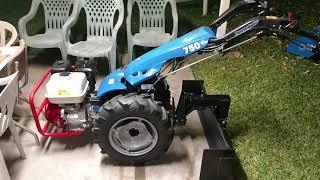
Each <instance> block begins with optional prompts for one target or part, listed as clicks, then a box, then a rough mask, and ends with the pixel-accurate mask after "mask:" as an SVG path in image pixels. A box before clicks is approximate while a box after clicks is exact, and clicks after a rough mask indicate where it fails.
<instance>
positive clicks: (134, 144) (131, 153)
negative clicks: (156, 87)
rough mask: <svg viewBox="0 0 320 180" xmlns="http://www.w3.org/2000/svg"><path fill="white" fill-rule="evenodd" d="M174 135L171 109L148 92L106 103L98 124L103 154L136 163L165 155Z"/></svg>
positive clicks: (98, 138)
mask: <svg viewBox="0 0 320 180" xmlns="http://www.w3.org/2000/svg"><path fill="white" fill-rule="evenodd" d="M173 136H174V130H173V126H172V122H171V120H170V118H169V117H168V115H167V111H166V110H165V108H164V107H163V106H162V105H161V103H160V102H158V101H155V100H153V99H152V98H151V97H149V96H147V95H137V94H128V95H125V96H118V97H117V98H113V99H112V100H110V101H108V102H106V103H105V104H104V105H103V106H102V108H101V109H100V113H99V118H98V119H97V120H96V121H95V127H94V138H95V142H97V143H98V144H99V146H100V148H101V149H102V153H107V154H108V155H109V156H110V157H111V158H112V159H115V160H117V161H120V162H126V163H134V164H141V163H144V162H146V161H149V160H153V159H156V158H157V157H159V156H161V155H163V154H164V153H165V152H166V151H167V149H168V148H169V146H170V144H171V143H172V140H173Z"/></svg>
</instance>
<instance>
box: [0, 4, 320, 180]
mask: <svg viewBox="0 0 320 180" xmlns="http://www.w3.org/2000/svg"><path fill="white" fill-rule="evenodd" d="M30 3H31V0H2V1H1V4H2V6H1V7H0V19H2V20H6V21H9V22H11V23H13V24H14V25H15V26H17V22H18V19H19V18H20V17H21V16H22V15H24V14H26V13H27V12H28V10H29V8H30ZM209 3H210V8H209V14H208V16H206V17H202V16H201V12H202V11H201V6H202V5H201V1H200V0H194V1H193V2H191V3H182V4H179V5H178V11H179V34H180V35H181V34H184V33H186V32H188V31H190V30H192V29H194V28H195V27H198V26H200V25H206V24H209V23H210V22H212V21H213V20H214V19H215V18H216V17H217V10H218V6H219V5H218V4H217V3H215V4H213V2H212V1H210V2H209ZM274 3H275V5H276V6H278V7H283V8H286V9H293V10H294V11H295V12H296V13H297V14H298V15H299V16H300V17H301V20H302V21H303V22H304V24H305V25H306V27H309V28H310V27H312V26H314V25H316V24H317V23H319V24H320V11H319V9H318V8H319V7H320V2H319V1H317V0H305V1H298V0H292V1H290V0H283V1H278V2H277V1H274ZM291 7H292V8H291ZM317 7H318V8H317ZM39 15H41V12H40V13H39ZM238 19H239V18H237V20H236V21H232V22H231V24H232V25H233V24H236V23H237V21H238ZM240 19H241V18H240ZM41 22H42V19H41V18H40V17H39V16H37V18H36V19H35V20H33V21H32V22H31V26H29V31H30V32H32V33H35V32H41V31H43V27H42V26H41V24H42V23H41ZM124 24H125V23H124ZM79 26H81V24H80V25H79ZM82 26H83V24H82ZM125 30H126V28H125V26H124V25H123V27H122V28H121V31H120V33H119V37H120V40H119V41H118V44H119V46H120V47H121V48H120V49H121V52H122V53H123V52H126V33H125ZM285 45H286V43H280V42H279V41H277V40H274V39H271V38H263V39H260V40H256V41H255V42H252V43H249V44H246V45H244V46H241V47H240V48H238V49H236V50H235V51H233V52H231V53H228V54H226V55H225V56H224V57H220V58H215V59H214V58H213V59H210V60H208V61H206V62H204V63H200V64H198V65H196V66H194V67H193V72H194V74H195V76H196V78H197V79H203V80H205V84H206V88H207V91H208V92H209V93H213V94H230V95H231V97H232V104H231V109H230V117H229V126H228V128H227V133H228V134H229V136H230V139H231V142H232V145H233V147H234V149H235V150H236V153H237V155H238V157H239V162H240V163H241V166H239V167H238V168H239V170H241V169H243V172H244V173H242V178H248V179H280V180H282V179H319V178H320V150H319V147H320V138H319V137H320V122H319V121H320V110H319V109H320V83H319V80H320V69H319V68H320V65H317V64H316V63H314V62H312V61H310V60H306V59H300V58H297V57H294V56H291V55H289V54H287V53H286V52H285V51H284V49H285ZM43 52H45V53H46V52H47V51H43ZM36 53H37V51H32V52H31V54H36ZM55 53H58V51H55Z"/></svg>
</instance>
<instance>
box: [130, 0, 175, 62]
mask: <svg viewBox="0 0 320 180" xmlns="http://www.w3.org/2000/svg"><path fill="white" fill-rule="evenodd" d="M134 3H137V4H138V7H139V14H140V28H139V32H138V33H136V34H134V35H133V34H132V32H131V16H132V7H133V5H134ZM168 3H170V5H171V10H172V18H173V29H172V33H171V34H169V33H166V32H165V26H166V23H165V9H166V5H167V4H168ZM177 34H178V13H177V6H176V1H175V0H156V1H155V0H128V17H127V38H128V54H129V60H130V61H132V53H133V52H132V51H133V46H134V45H139V46H146V47H157V46H160V45H162V44H164V43H166V42H168V41H170V40H172V39H174V38H176V37H177Z"/></svg>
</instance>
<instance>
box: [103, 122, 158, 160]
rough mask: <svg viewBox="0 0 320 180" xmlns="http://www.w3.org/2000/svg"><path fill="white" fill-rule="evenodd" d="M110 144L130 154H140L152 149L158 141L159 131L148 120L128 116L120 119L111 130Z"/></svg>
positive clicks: (123, 152) (119, 150)
mask: <svg viewBox="0 0 320 180" xmlns="http://www.w3.org/2000/svg"><path fill="white" fill-rule="evenodd" d="M108 138H109V141H110V145H111V146H112V147H113V148H114V149H115V150H116V151H118V152H120V153H122V154H124V155H128V156H139V155H143V154H146V153H148V152H149V151H151V150H152V149H153V148H154V147H155V145H156V144H157V141H158V132H157V130H156V128H155V127H154V125H153V124H152V123H150V122H149V121H148V120H146V119H144V118H140V117H127V118H123V119H120V120H118V121H117V122H116V123H115V124H114V125H113V126H112V127H111V129H110V131H109V136H108Z"/></svg>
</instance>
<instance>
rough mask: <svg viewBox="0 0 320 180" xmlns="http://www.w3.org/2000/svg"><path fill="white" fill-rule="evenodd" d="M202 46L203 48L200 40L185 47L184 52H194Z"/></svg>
mask: <svg viewBox="0 0 320 180" xmlns="http://www.w3.org/2000/svg"><path fill="white" fill-rule="evenodd" d="M200 48H201V45H200V42H195V43H193V44H190V45H188V46H186V47H183V48H182V49H183V50H184V52H185V53H186V54H189V53H193V52H195V51H197V50H199V49H200Z"/></svg>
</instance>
